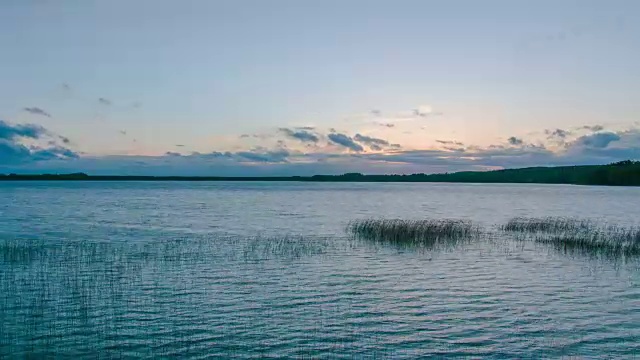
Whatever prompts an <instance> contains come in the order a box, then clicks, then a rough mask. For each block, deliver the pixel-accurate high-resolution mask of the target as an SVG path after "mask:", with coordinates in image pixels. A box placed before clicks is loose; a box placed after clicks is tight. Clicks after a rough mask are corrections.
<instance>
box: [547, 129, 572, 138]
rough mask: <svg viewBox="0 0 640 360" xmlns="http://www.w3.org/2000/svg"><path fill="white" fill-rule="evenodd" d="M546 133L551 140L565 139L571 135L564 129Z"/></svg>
mask: <svg viewBox="0 0 640 360" xmlns="http://www.w3.org/2000/svg"><path fill="white" fill-rule="evenodd" d="M544 133H545V134H546V135H547V138H549V139H565V138H566V137H567V136H569V135H571V132H570V131H568V130H563V129H555V130H549V129H547V130H545V131H544Z"/></svg>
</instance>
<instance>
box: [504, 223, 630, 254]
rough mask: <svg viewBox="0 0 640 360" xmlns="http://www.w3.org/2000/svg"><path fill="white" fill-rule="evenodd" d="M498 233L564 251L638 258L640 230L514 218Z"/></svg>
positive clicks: (594, 224)
mask: <svg viewBox="0 0 640 360" xmlns="http://www.w3.org/2000/svg"><path fill="white" fill-rule="evenodd" d="M501 228H502V230H505V231H510V232H515V233H519V234H520V235H521V236H520V238H521V239H523V240H533V241H535V242H538V243H544V244H550V245H553V246H554V248H555V249H557V250H561V251H564V252H580V253H584V254H593V255H595V254H602V255H606V256H612V257H619V256H633V255H640V228H637V227H631V228H626V227H621V226H616V225H606V224H605V225H599V224H596V223H594V222H593V221H590V220H580V219H574V218H553V217H545V218H514V219H511V220H509V221H508V222H507V224H505V225H503V226H502V227H501Z"/></svg>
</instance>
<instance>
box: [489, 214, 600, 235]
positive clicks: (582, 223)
mask: <svg viewBox="0 0 640 360" xmlns="http://www.w3.org/2000/svg"><path fill="white" fill-rule="evenodd" d="M593 227H594V224H593V223H592V222H591V221H589V220H581V219H575V218H566V217H551V216H548V217H542V218H525V217H515V218H513V219H511V220H509V221H508V222H507V223H506V224H505V225H502V226H501V229H502V230H504V231H519V232H562V231H587V230H590V229H592V228H593Z"/></svg>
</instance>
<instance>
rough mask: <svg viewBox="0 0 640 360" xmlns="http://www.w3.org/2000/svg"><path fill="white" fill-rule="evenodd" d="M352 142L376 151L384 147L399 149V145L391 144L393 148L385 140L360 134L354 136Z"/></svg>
mask: <svg viewBox="0 0 640 360" xmlns="http://www.w3.org/2000/svg"><path fill="white" fill-rule="evenodd" d="M353 140H355V141H357V142H359V143H362V144H366V145H367V146H369V148H370V149H371V150H376V151H380V150H383V149H384V148H386V147H393V148H400V145H399V144H393V146H391V145H390V144H389V142H388V141H387V140H383V139H378V138H374V137H371V136H365V135H362V134H356V136H354V137H353Z"/></svg>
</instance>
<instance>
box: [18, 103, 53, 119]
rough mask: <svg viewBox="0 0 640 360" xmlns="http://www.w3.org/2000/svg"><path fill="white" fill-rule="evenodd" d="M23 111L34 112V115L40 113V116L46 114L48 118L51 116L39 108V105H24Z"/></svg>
mask: <svg viewBox="0 0 640 360" xmlns="http://www.w3.org/2000/svg"><path fill="white" fill-rule="evenodd" d="M23 110H24V111H26V112H28V113H31V114H34V115H40V116H46V117H48V118H50V117H51V114H49V113H48V112H46V111H45V110H43V109H41V108H39V107H35V106H34V107H26V108H24V109H23Z"/></svg>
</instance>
